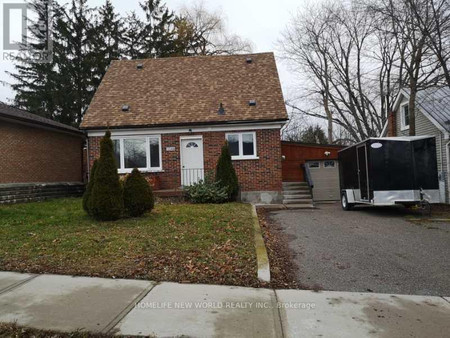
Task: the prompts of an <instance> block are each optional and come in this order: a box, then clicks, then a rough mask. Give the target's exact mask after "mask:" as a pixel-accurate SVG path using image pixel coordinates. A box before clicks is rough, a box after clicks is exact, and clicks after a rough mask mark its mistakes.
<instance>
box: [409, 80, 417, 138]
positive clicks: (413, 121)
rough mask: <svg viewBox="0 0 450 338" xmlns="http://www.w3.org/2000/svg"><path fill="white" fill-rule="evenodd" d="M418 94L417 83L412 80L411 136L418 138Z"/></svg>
mask: <svg viewBox="0 0 450 338" xmlns="http://www.w3.org/2000/svg"><path fill="white" fill-rule="evenodd" d="M416 94H417V83H416V80H415V79H413V78H411V79H410V83H409V104H408V110H409V136H416Z"/></svg>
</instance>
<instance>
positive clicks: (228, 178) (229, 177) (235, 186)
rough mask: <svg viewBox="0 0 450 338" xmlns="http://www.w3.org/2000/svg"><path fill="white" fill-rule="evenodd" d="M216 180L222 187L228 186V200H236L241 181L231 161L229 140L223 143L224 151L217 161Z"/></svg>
mask: <svg viewBox="0 0 450 338" xmlns="http://www.w3.org/2000/svg"><path fill="white" fill-rule="evenodd" d="M216 182H217V183H218V185H219V186H220V187H223V188H226V191H227V195H228V200H230V201H234V200H236V198H237V195H238V192H239V182H238V178H237V175H236V171H235V170H234V167H233V162H232V161H231V155H230V149H229V147H228V142H225V144H224V145H223V147H222V152H221V153H220V157H219V160H218V161H217V167H216Z"/></svg>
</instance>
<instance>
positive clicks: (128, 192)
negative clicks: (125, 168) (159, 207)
mask: <svg viewBox="0 0 450 338" xmlns="http://www.w3.org/2000/svg"><path fill="white" fill-rule="evenodd" d="M123 202H124V206H125V211H126V212H127V214H128V215H130V216H132V217H136V216H142V215H143V214H144V213H145V212H147V211H151V210H152V209H153V207H154V206H155V200H154V197H153V191H152V188H151V187H150V184H148V182H147V180H146V179H145V178H144V176H142V174H141V172H140V171H139V170H138V169H136V168H135V169H133V171H132V172H131V174H130V175H128V176H127V178H126V180H125V183H124V186H123Z"/></svg>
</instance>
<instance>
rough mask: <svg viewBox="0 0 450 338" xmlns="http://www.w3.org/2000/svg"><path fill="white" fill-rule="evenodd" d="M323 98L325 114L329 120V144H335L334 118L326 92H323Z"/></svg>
mask: <svg viewBox="0 0 450 338" xmlns="http://www.w3.org/2000/svg"><path fill="white" fill-rule="evenodd" d="M322 97H323V106H324V108H325V113H326V114H327V120H328V144H332V143H333V116H332V114H331V111H330V106H329V105H328V95H327V93H325V91H324V90H323V91H322Z"/></svg>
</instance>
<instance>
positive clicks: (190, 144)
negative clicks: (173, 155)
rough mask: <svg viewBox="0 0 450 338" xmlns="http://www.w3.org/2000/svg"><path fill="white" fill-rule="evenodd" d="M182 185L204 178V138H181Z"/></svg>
mask: <svg viewBox="0 0 450 338" xmlns="http://www.w3.org/2000/svg"><path fill="white" fill-rule="evenodd" d="M180 147H181V149H180V153H181V185H183V186H188V185H192V184H194V183H197V182H198V181H200V180H203V178H204V167H203V139H202V138H201V137H198V138H197V137H186V138H181V142H180Z"/></svg>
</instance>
